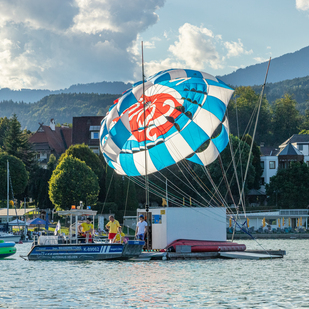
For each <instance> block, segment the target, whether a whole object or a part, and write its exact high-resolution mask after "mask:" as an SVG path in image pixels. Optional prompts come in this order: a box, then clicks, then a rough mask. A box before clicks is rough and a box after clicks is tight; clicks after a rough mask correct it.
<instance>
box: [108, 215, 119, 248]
mask: <svg viewBox="0 0 309 309" xmlns="http://www.w3.org/2000/svg"><path fill="white" fill-rule="evenodd" d="M119 226H120V224H119V222H118V221H117V220H115V218H114V216H109V222H108V223H107V224H106V225H105V227H106V228H107V229H108V232H109V233H108V239H109V242H113V239H114V238H115V236H116V234H117V231H118V227H119Z"/></svg>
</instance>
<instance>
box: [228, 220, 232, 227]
mask: <svg viewBox="0 0 309 309" xmlns="http://www.w3.org/2000/svg"><path fill="white" fill-rule="evenodd" d="M229 227H232V218H230V219H229Z"/></svg>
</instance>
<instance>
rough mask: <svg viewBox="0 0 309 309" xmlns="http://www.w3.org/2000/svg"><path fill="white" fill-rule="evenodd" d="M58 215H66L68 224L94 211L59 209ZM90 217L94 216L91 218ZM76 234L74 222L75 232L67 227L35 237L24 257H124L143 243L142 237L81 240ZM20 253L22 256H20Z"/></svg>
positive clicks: (136, 253) (133, 253) (136, 251)
mask: <svg viewBox="0 0 309 309" xmlns="http://www.w3.org/2000/svg"><path fill="white" fill-rule="evenodd" d="M58 214H59V215H60V216H69V217H70V223H71V224H70V225H71V226H72V223H73V217H75V223H77V222H78V217H79V216H93V218H94V216H95V215H96V214H97V212H96V211H93V210H88V209H84V210H83V209H71V210H68V211H59V212H58ZM93 221H94V220H93ZM84 241H85V240H84V239H81V238H79V237H78V225H77V224H75V234H73V231H72V229H70V235H69V236H68V237H66V236H57V235H55V236H45V235H42V236H39V237H37V236H36V237H35V239H34V242H33V245H32V248H31V250H30V252H29V253H28V254H27V256H26V258H28V260H126V259H130V258H133V257H138V256H139V255H140V254H141V252H142V249H143V246H144V244H145V242H144V241H135V240H133V241H130V240H129V241H128V242H126V243H106V242H103V241H102V242H89V243H86V242H84ZM23 257H24V256H23Z"/></svg>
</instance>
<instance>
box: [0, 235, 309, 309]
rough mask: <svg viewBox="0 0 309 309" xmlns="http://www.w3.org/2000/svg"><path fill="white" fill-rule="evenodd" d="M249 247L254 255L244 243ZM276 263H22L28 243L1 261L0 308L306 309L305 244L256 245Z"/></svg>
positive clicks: (308, 295) (274, 242)
mask: <svg viewBox="0 0 309 309" xmlns="http://www.w3.org/2000/svg"><path fill="white" fill-rule="evenodd" d="M243 243H245V244H246V246H247V247H248V248H249V249H260V247H259V245H258V244H257V243H256V242H254V241H244V242H243ZM259 243H260V244H261V245H262V246H263V247H264V248H266V249H270V248H272V249H279V248H281V249H285V250H287V256H286V257H285V258H284V259H276V260H261V261H249V260H207V261H153V262H119V261H114V262H107V261H97V262H95V261H88V262H75V261H72V262H59V261H57V262H54V261H50V262H41V261H37V262H29V261H24V260H22V259H21V258H19V257H18V256H19V255H20V254H27V252H28V250H29V249H30V246H31V244H23V245H16V246H17V250H18V253H17V254H16V255H15V256H14V258H13V259H10V260H2V261H1V266H2V268H1V269H2V270H1V275H2V276H1V280H0V307H4V308H49V307H54V308H55V307H56V308H76V307H79V306H87V307H90V308H114V307H122V308H150V307H151V308H171V307H175V308H201V307H209V308H300V307H308V303H309V284H308V260H309V253H308V249H307V248H308V244H309V240H259Z"/></svg>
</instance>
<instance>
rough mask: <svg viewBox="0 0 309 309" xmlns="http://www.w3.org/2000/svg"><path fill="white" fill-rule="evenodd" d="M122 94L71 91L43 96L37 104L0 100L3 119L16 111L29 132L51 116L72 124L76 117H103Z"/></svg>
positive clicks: (0, 113)
mask: <svg viewBox="0 0 309 309" xmlns="http://www.w3.org/2000/svg"><path fill="white" fill-rule="evenodd" d="M118 97H119V95H111V94H94V93H90V94H89V93H79V94H77V93H72V94H64V93H62V94H57V95H55V94H54V95H50V96H47V97H44V98H43V99H41V100H40V101H38V102H37V103H33V104H27V103H16V102H13V101H2V102H0V118H3V117H8V118H9V117H11V116H12V114H16V115H17V118H18V120H19V122H20V123H21V127H22V128H27V129H28V130H30V131H36V130H37V129H38V123H39V122H44V123H45V124H49V121H50V119H51V118H54V119H55V121H56V123H60V124H61V123H72V118H73V117H78V116H100V115H102V116H104V115H105V114H106V112H107V110H108V107H109V106H110V105H111V104H113V101H114V100H115V99H117V98H118Z"/></svg>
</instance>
